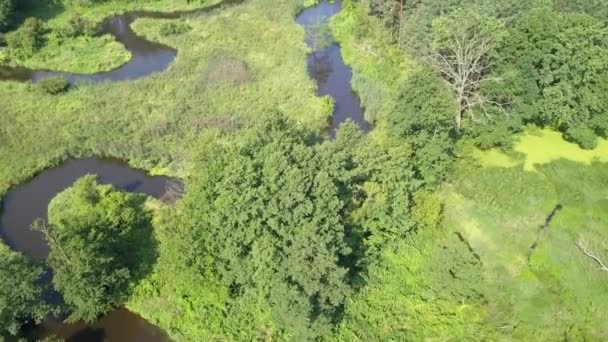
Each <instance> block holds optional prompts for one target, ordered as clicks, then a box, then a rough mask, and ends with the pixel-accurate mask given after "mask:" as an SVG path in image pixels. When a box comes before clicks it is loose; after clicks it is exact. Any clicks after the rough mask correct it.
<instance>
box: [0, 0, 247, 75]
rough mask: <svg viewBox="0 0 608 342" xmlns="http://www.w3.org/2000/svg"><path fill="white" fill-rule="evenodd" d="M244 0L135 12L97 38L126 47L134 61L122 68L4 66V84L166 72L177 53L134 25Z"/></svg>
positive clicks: (113, 20)
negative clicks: (89, 69) (70, 69)
mask: <svg viewBox="0 0 608 342" xmlns="http://www.w3.org/2000/svg"><path fill="white" fill-rule="evenodd" d="M240 2H242V0H224V1H222V2H221V3H219V4H216V5H212V6H209V7H205V8H201V9H194V10H188V11H176V12H153V11H132V12H127V13H124V14H121V15H118V16H112V17H108V18H107V19H105V20H104V21H103V22H102V23H101V25H100V29H99V33H98V34H97V35H99V36H102V35H105V34H110V35H112V36H114V38H115V39H116V41H118V42H119V43H121V44H123V45H124V47H125V49H127V50H128V51H129V52H130V53H131V60H129V62H127V63H126V64H124V65H122V66H121V67H119V68H117V69H114V70H111V71H107V72H100V73H96V74H75V73H69V72H62V71H50V70H32V69H28V68H24V67H10V66H6V65H0V81H6V80H12V81H22V82H27V81H32V82H38V81H40V80H44V79H47V78H49V77H56V76H61V77H64V78H65V79H67V80H68V81H69V82H70V83H71V84H77V83H81V82H93V83H96V82H103V81H123V80H132V79H137V78H141V77H144V76H148V75H150V74H152V73H154V72H160V71H164V70H166V69H167V68H169V65H170V64H171V62H173V60H174V59H175V56H177V50H175V49H173V48H172V47H169V46H167V45H163V44H160V43H156V42H152V41H149V40H147V39H145V38H144V37H141V36H138V35H137V34H135V32H133V29H131V24H132V23H133V22H134V21H135V20H137V19H139V18H153V19H178V18H181V17H185V16H194V15H201V14H204V13H208V12H211V11H213V10H216V9H218V8H221V7H223V6H228V5H233V4H237V3H240Z"/></svg>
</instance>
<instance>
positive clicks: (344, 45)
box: [331, 0, 416, 123]
mask: <svg viewBox="0 0 608 342" xmlns="http://www.w3.org/2000/svg"><path fill="white" fill-rule="evenodd" d="M331 28H332V29H333V31H334V37H335V39H336V41H337V43H338V44H340V47H341V52H342V56H343V58H344V61H345V62H346V64H348V65H349V66H350V67H351V68H352V70H353V78H352V81H351V82H352V87H353V89H354V90H355V92H357V94H358V95H359V97H360V98H361V105H362V106H363V107H364V108H365V119H366V120H367V121H369V122H371V123H377V121H378V120H379V119H380V118H381V117H382V116H383V114H385V113H386V112H388V111H391V110H392V106H394V104H395V98H396V95H397V88H398V87H399V85H400V83H401V82H402V81H403V80H404V79H405V78H406V77H407V75H408V73H410V72H411V70H412V69H413V68H415V65H416V62H415V61H414V60H412V59H410V58H408V57H406V56H405V55H404V54H403V52H402V51H400V50H399V49H398V48H397V46H395V45H394V43H393V41H392V40H391V38H390V36H389V35H388V34H387V33H386V31H384V27H383V26H382V23H381V22H380V21H379V20H378V19H377V18H375V17H372V16H370V15H369V14H368V11H367V8H366V5H364V4H357V3H355V2H353V1H350V0H345V1H344V2H343V8H342V10H341V11H340V13H338V14H337V15H336V16H335V17H334V18H333V19H332V21H331Z"/></svg>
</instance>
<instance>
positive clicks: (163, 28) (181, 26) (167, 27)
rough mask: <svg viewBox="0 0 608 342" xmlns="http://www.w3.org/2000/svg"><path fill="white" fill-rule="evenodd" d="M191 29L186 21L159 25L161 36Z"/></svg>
mask: <svg viewBox="0 0 608 342" xmlns="http://www.w3.org/2000/svg"><path fill="white" fill-rule="evenodd" d="M190 30H192V27H190V25H188V24H186V23H181V22H178V23H164V24H162V25H160V35H161V36H163V37H166V36H174V35H178V34H182V33H186V32H188V31H190Z"/></svg>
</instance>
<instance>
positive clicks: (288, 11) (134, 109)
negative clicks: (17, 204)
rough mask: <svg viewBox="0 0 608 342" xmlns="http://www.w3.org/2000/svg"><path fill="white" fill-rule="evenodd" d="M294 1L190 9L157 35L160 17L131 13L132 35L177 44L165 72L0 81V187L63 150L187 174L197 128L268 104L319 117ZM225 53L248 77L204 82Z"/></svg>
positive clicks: (224, 125)
mask: <svg viewBox="0 0 608 342" xmlns="http://www.w3.org/2000/svg"><path fill="white" fill-rule="evenodd" d="M296 6H297V4H295V3H290V2H286V3H276V2H273V1H270V0H252V1H248V2H247V3H246V4H243V5H241V6H238V7H234V8H230V9H226V10H224V11H221V12H218V13H215V14H210V15H205V16H200V17H191V18H189V19H187V23H188V25H190V26H191V27H192V30H191V31H189V32H186V33H183V34H181V35H176V36H168V37H161V34H160V27H161V23H162V22H164V20H152V19H144V20H140V21H136V22H135V23H134V27H135V30H136V31H137V32H138V33H139V34H142V35H146V36H148V37H149V38H150V39H154V40H159V41H161V42H163V43H165V44H168V45H171V46H173V47H175V48H177V50H178V51H179V53H178V56H177V58H176V60H175V62H174V63H173V64H172V65H171V66H170V68H169V69H168V70H167V71H165V72H162V73H158V74H155V75H151V76H149V77H146V78H143V79H139V80H136V81H128V82H119V83H106V84H95V85H86V84H85V85H79V86H78V87H77V88H74V89H71V90H70V91H69V92H68V93H66V94H65V95H56V96H51V95H44V94H40V92H38V91H35V89H34V88H33V87H32V86H31V85H29V84H24V83H16V82H0V103H2V106H1V108H0V120H2V125H1V126H0V160H2V164H1V165H0V194H2V193H4V192H5V191H6V190H7V189H8V188H10V187H11V186H14V185H16V184H18V183H20V182H22V181H24V180H25V179H27V178H29V177H31V176H32V175H33V174H34V173H35V172H37V171H40V170H42V169H44V168H46V167H49V166H51V165H53V164H56V163H58V162H59V161H61V160H62V159H63V158H65V157H66V156H68V155H72V156H81V155H90V154H96V155H107V156H114V157H118V158H123V159H127V160H129V161H130V162H131V163H132V164H133V165H135V166H138V167H143V168H146V169H152V170H153V171H155V172H159V173H170V174H176V175H184V170H186V169H187V164H188V161H187V159H186V155H188V148H189V146H191V144H192V142H193V141H195V140H197V139H199V138H200V136H201V134H204V132H206V131H208V130H210V129H220V130H233V129H236V128H238V127H241V126H243V125H246V124H247V123H248V122H250V121H252V120H256V119H257V118H258V117H259V116H260V115H261V114H265V113H272V112H275V111H281V112H284V113H285V114H287V115H288V116H290V117H292V118H295V119H297V120H298V121H300V122H301V123H302V124H303V125H308V126H310V127H316V128H320V127H321V126H323V125H325V124H326V122H327V117H328V115H330V111H329V108H327V106H326V105H325V103H324V101H323V100H322V99H319V98H317V97H316V96H315V85H314V83H313V82H312V81H311V80H310V78H309V77H308V75H307V71H306V54H307V52H308V48H307V47H306V45H305V43H304V32H303V30H302V28H300V27H299V26H298V25H296V24H295V22H294V20H293V19H294V18H293V16H292V14H294V13H295V11H296ZM223 58H231V59H233V60H238V61H241V62H239V63H243V64H242V65H241V66H243V65H246V66H247V73H248V81H247V82H209V80H208V76H209V72H210V70H213V71H214V72H216V70H217V68H218V67H217V65H216V64H217V60H218V59H223ZM214 63H215V64H214Z"/></svg>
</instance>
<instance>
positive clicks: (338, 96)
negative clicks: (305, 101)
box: [296, 0, 370, 135]
mask: <svg viewBox="0 0 608 342" xmlns="http://www.w3.org/2000/svg"><path fill="white" fill-rule="evenodd" d="M341 9H342V1H341V0H335V1H333V2H331V3H329V2H326V1H323V2H320V3H319V4H318V5H316V6H314V7H309V8H307V9H305V10H304V11H302V13H300V15H299V16H298V17H297V19H296V21H297V22H298V24H300V25H302V26H304V27H307V26H309V25H311V24H312V25H317V24H319V23H321V24H325V25H326V24H327V23H328V22H329V20H330V19H331V18H332V17H333V16H334V15H336V14H337V13H338V12H340V10H341ZM306 43H307V44H308V45H309V46H311V47H312V46H313V45H312V44H311V41H310V39H309V38H308V37H307V38H306ZM308 73H309V74H310V76H311V77H312V78H313V79H314V80H315V81H316V83H317V94H318V95H319V96H325V95H329V96H331V97H332V98H333V99H334V113H333V115H332V118H331V131H330V132H331V134H332V135H334V134H335V131H336V129H337V128H338V127H339V126H340V124H342V123H343V122H345V121H346V120H348V119H350V120H352V121H354V122H355V123H357V125H359V127H360V128H361V130H362V131H363V132H368V131H369V129H370V126H369V124H368V123H367V121H365V117H364V116H363V109H362V108H361V102H360V100H359V97H358V96H357V94H356V93H355V92H354V91H353V89H352V87H351V79H352V77H353V73H352V70H351V68H350V67H349V66H348V65H346V64H345V63H344V60H343V59H342V53H341V52H340V45H338V44H336V43H332V44H330V45H329V46H328V47H327V48H325V49H322V50H317V51H313V53H311V54H310V56H308Z"/></svg>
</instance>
